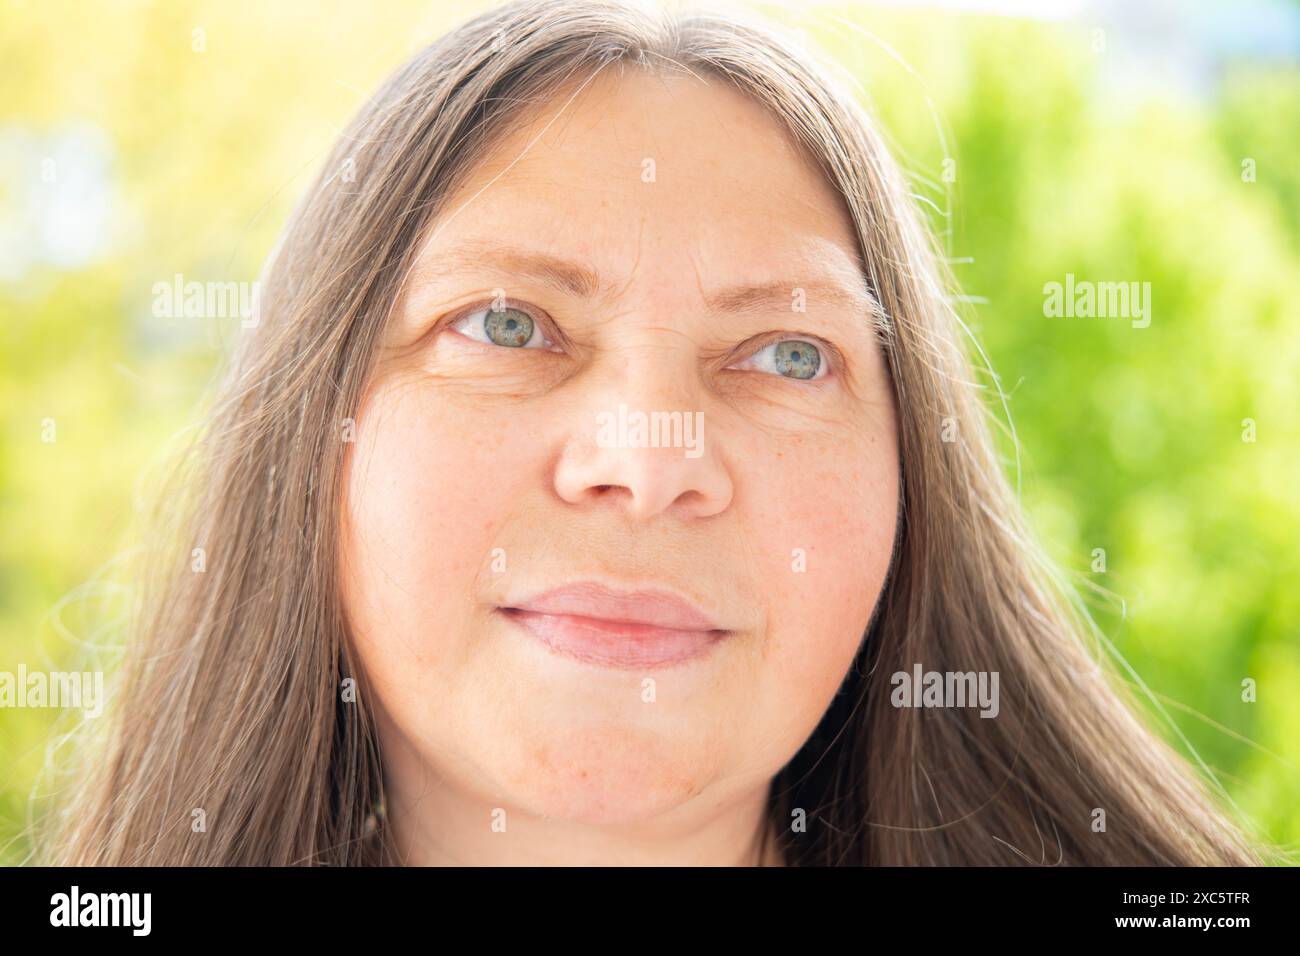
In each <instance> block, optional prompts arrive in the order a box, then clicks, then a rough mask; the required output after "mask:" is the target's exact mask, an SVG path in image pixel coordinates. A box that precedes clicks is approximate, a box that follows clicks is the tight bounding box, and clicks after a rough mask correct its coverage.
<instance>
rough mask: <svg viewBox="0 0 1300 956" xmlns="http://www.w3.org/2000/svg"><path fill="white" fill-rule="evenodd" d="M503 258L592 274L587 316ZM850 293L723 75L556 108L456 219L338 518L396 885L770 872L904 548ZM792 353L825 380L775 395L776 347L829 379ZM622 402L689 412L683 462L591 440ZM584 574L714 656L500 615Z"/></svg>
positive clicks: (784, 158) (413, 310)
mask: <svg viewBox="0 0 1300 956" xmlns="http://www.w3.org/2000/svg"><path fill="white" fill-rule="evenodd" d="M575 91H576V92H577V95H576V96H574V95H573V93H574V92H575ZM647 160H652V161H653V175H652V176H651V175H650V173H649V172H648V170H649V168H650V167H649V165H648V163H647V162H646V161H647ZM493 247H510V248H512V249H515V250H521V251H525V252H530V253H543V254H546V255H549V256H553V257H557V258H560V259H564V260H571V261H574V262H579V263H584V264H587V265H588V266H589V267H590V268H591V269H592V270H593V271H594V272H595V273H596V274H597V275H598V277H599V281H600V283H601V284H602V286H603V289H604V291H603V292H601V293H600V294H599V295H596V296H590V297H588V296H584V295H580V294H577V293H576V292H575V291H561V290H560V289H558V288H556V287H553V286H552V285H550V284H547V283H546V282H544V281H542V279H541V278H540V277H538V276H535V275H533V274H531V273H530V272H529V271H528V270H526V269H524V268H522V263H521V261H519V260H518V259H517V258H516V259H515V260H513V261H512V260H511V259H510V257H509V256H508V255H507V254H505V253H502V252H498V251H493ZM458 251H460V252H462V253H469V254H468V255H466V256H465V257H464V258H465V261H456V259H455V256H456V254H457V252H458ZM768 283H774V284H775V285H774V287H773V289H774V291H773V297H772V298H771V299H769V300H764V299H762V298H761V297H750V298H748V299H747V300H745V301H746V302H747V303H748V305H747V306H746V307H744V308H739V309H738V308H735V307H736V306H738V305H743V304H744V303H742V302H740V301H739V300H737V299H736V298H735V297H734V296H733V297H732V301H731V303H730V307H728V303H727V302H725V301H718V294H719V292H720V290H726V289H734V287H737V286H748V285H763V284H768ZM864 288H865V281H864V279H863V278H862V273H861V267H860V265H859V264H858V259H857V245H856V242H855V240H854V237H853V233H852V227H851V224H850V221H849V219H848V217H847V213H846V212H845V211H844V210H843V208H842V205H841V201H840V200H839V198H838V197H837V195H836V194H835V192H834V191H833V190H832V189H831V187H829V186H828V185H827V184H826V183H825V182H824V181H823V180H822V178H821V177H820V175H819V173H818V172H817V171H816V169H815V168H814V167H813V166H811V165H810V164H809V162H808V161H807V160H805V159H803V158H802V157H801V154H800V153H799V152H798V151H796V149H795V148H794V147H793V145H792V142H791V141H790V140H789V139H788V137H787V135H786V134H785V132H784V131H783V129H782V128H781V127H780V126H779V124H778V122H777V121H776V120H775V119H774V118H771V117H770V116H769V115H768V114H767V113H766V112H765V111H764V110H763V109H762V108H761V107H760V106H758V105H755V104H753V103H751V102H750V101H749V100H748V99H746V98H745V97H743V96H742V95H741V94H739V93H737V92H735V91H732V90H731V89H729V88H727V87H725V86H724V85H722V84H721V83H719V82H718V81H714V80H708V81H706V80H702V79H699V78H694V77H680V78H679V77H673V78H665V77H660V76H653V75H650V74H648V73H640V72H637V71H629V72H628V73H627V74H626V75H623V76H621V77H616V76H614V75H613V74H612V73H608V74H605V75H602V76H600V77H598V78H597V79H596V80H595V81H594V82H592V83H591V84H589V85H587V86H586V87H585V88H583V89H581V90H578V89H577V87H574V88H573V90H570V91H567V92H566V93H565V94H564V95H561V96H558V97H556V98H555V99H554V100H553V101H551V102H550V103H547V104H545V105H543V106H540V107H538V108H537V109H536V111H535V114H534V115H532V116H531V117H530V118H529V120H528V121H527V122H525V123H523V124H522V125H521V126H519V127H518V128H516V129H515V130H514V131H513V132H512V133H510V134H509V135H508V136H507V137H506V138H505V139H503V140H501V141H500V142H498V143H496V144H495V145H494V147H493V149H492V151H491V154H490V155H489V156H488V157H487V158H486V159H485V160H484V161H482V162H481V163H480V164H479V165H478V166H477V167H476V169H475V170H474V173H473V175H472V178H471V180H470V181H468V182H466V183H464V184H463V185H462V186H461V188H460V189H459V190H458V191H457V193H456V195H455V196H453V197H452V198H451V200H450V202H449V203H448V204H447V205H446V206H445V207H443V212H442V215H441V216H440V218H438V219H437V221H436V222H435V223H434V224H433V226H432V228H431V229H430V231H429V233H428V235H427V238H426V240H425V242H424V243H423V244H422V247H421V250H420V252H419V255H418V259H417V261H416V263H415V265H414V267H413V269H412V271H411V273H410V274H409V276H408V281H407V285H406V287H405V292H404V294H403V296H402V298H401V299H400V300H399V302H398V303H397V305H396V306H395V309H394V313H393V315H392V318H391V321H390V323H389V327H388V329H387V332H386V339H385V342H384V348H383V353H382V356H381V359H380V362H379V365H378V367H377V369H376V371H375V374H374V375H373V376H372V379H371V382H370V386H369V389H368V390H367V393H366V396H365V400H364V402H363V405H362V407H361V409H360V410H359V413H358V415H357V418H356V441H355V444H353V445H350V446H349V458H348V470H349V477H348V483H347V485H348V487H347V493H346V497H345V508H344V512H345V513H344V525H345V532H344V539H343V560H342V563H341V578H342V584H343V598H344V602H345V606H346V609H347V613H348V617H349V622H350V626H351V629H352V639H353V641H354V644H355V648H356V650H357V652H358V654H359V657H360V660H361V664H362V669H363V671H364V673H365V679H364V681H363V682H361V686H362V693H363V694H368V695H369V702H370V703H371V704H372V705H373V706H374V707H375V709H376V712H377V715H378V719H379V733H380V741H381V747H382V758H383V761H384V767H385V771H384V772H385V781H386V786H387V789H388V814H389V818H390V820H391V821H392V825H393V828H394V832H395V834H396V837H397V840H398V843H399V846H400V848H401V850H402V852H403V854H404V855H405V859H406V862H408V863H411V864H472V865H481V864H502V863H504V864H525V865H531V864H614V865H621V864H684V865H698V864H703V865H733V864H752V863H755V862H758V858H757V855H756V842H755V841H756V838H757V836H758V834H759V832H760V831H761V829H762V828H763V827H765V826H766V825H767V824H766V822H765V819H764V802H765V799H766V796H767V792H768V787H769V784H770V782H771V779H772V777H773V775H774V774H776V773H777V772H778V771H779V770H780V769H781V767H782V766H783V765H784V764H785V763H786V762H787V761H788V760H789V759H790V758H791V757H792V756H794V754H795V753H796V752H797V751H798V750H799V748H800V747H801V746H802V744H803V743H804V742H805V740H806V739H807V738H808V736H809V735H810V734H811V733H812V731H813V729H814V728H815V727H816V725H817V723H818V721H819V719H820V718H821V716H822V714H823V713H824V712H825V710H826V708H827V707H828V706H829V704H830V702H831V699H832V697H833V695H834V693H835V691H836V690H837V688H838V687H839V685H840V683H841V681H842V680H843V678H844V677H845V675H846V673H847V670H848V668H849V666H850V664H851V662H852V660H853V657H854V655H855V653H856V651H857V650H858V648H859V644H860V642H861V640H862V637H863V633H864V630H865V628H866V626H867V624H868V623H869V619H870V617H871V612H872V609H873V607H874V605H875V603H876V600H877V598H878V596H879V593H880V589H881V586H882V584H883V581H884V579H885V575H886V572H887V570H888V562H889V556H890V551H891V546H892V543H893V539H894V534H895V521H896V512H897V507H898V449H897V436H896V426H895V415H894V407H893V399H892V392H891V389H890V385H889V381H888V377H887V373H886V368H885V363H884V359H883V356H882V353H881V351H880V348H879V346H878V344H877V341H876V338H875V335H874V332H873V329H872V324H871V317H870V314H869V312H868V309H869V304H868V303H867V301H866V300H863V301H861V302H858V301H857V300H856V298H855V297H860V296H862V295H863V290H864ZM796 289H803V290H804V296H805V303H804V311H796V310H795V309H794V308H792V305H793V304H794V303H796V301H797V296H798V293H797V292H796ZM496 290H502V291H503V292H504V295H505V298H506V303H507V307H509V308H520V309H524V310H528V311H530V312H531V313H532V314H533V315H534V316H537V317H539V321H538V329H537V332H536V334H535V336H534V340H533V341H534V342H537V343H541V347H531V346H530V347H509V346H507V345H501V344H493V343H492V342H488V341H485V340H484V338H483V334H482V332H481V329H482V322H483V318H484V315H485V314H484V312H483V311H482V310H486V309H488V308H489V307H490V306H492V304H493V296H494V292H495V291H496ZM835 290H840V291H839V292H838V294H837V293H836V291H835ZM499 301H500V300H498V302H499ZM711 306H712V308H711ZM511 314H512V315H513V313H511ZM467 315H469V316H477V322H478V325H477V328H478V329H479V330H480V331H479V332H478V333H477V335H476V334H475V332H474V331H472V329H473V328H475V327H474V326H471V325H470V323H469V322H468V321H465V322H459V321H454V320H457V319H459V318H464V317H465V316H467ZM452 325H455V328H454V329H453V328H451V326H452ZM467 330H470V331H467ZM799 332H803V333H811V334H813V335H817V336H820V337H821V338H822V339H824V340H826V341H827V342H830V343H833V344H834V345H836V346H838V348H839V350H840V351H841V352H842V354H843V357H844V367H843V368H831V369H830V370H829V374H827V375H825V376H824V377H818V378H814V379H800V378H798V377H791V375H790V374H789V372H785V373H783V372H781V371H779V370H776V369H775V367H774V366H773V365H771V364H770V363H768V362H767V359H770V358H771V357H772V350H771V349H766V351H765V347H766V346H769V345H773V344H774V343H776V342H778V341H782V340H788V339H798V340H800V341H805V342H806V341H812V342H813V343H814V344H815V345H818V347H819V349H820V358H821V360H822V364H823V365H826V364H827V363H832V362H833V359H832V353H831V351H830V349H829V348H827V347H825V346H824V345H822V344H821V343H820V342H818V341H817V340H816V339H810V338H808V335H807V334H805V335H802V336H801V335H799V334H796V333H799ZM543 336H545V338H544V339H543ZM496 341H497V342H498V343H499V342H500V339H497V340H496ZM765 356H766V357H765ZM756 357H757V358H756ZM620 403H623V404H626V405H627V407H628V409H629V410H632V411H636V410H641V411H645V412H650V411H681V412H684V413H695V412H700V413H702V415H703V422H704V431H703V445H702V454H700V455H699V456H698V457H689V456H687V455H686V454H684V451H683V448H681V447H677V448H663V447H621V448H620V447H604V446H602V445H601V444H600V443H599V442H598V440H597V433H598V425H597V421H598V419H597V416H598V415H599V414H600V413H602V412H608V413H617V410H618V407H619V405H620ZM495 549H501V550H500V551H499V552H498V551H495ZM797 549H801V550H797ZM800 553H802V554H803V555H804V556H805V558H804V561H805V562H806V570H802V571H801V570H796V569H797V568H798V567H799V555H800ZM494 558H496V563H495V565H494ZM501 561H504V565H505V566H504V570H501V569H500V567H501ZM585 579H596V580H600V581H603V582H606V583H608V584H610V585H613V586H616V587H617V586H622V587H627V588H636V587H660V588H667V589H670V590H673V591H676V592H677V593H679V594H681V595H683V596H684V597H686V598H687V599H689V600H691V601H693V602H694V603H695V604H697V605H698V606H699V607H700V608H702V609H703V610H704V611H705V612H706V613H707V614H709V615H710V616H711V617H713V618H714V619H715V620H717V621H718V622H720V623H721V624H722V625H723V626H724V627H727V628H730V629H731V630H732V632H733V633H731V634H729V635H727V636H726V637H725V638H723V639H721V640H719V641H718V642H717V643H716V644H715V645H714V646H713V647H712V648H711V649H710V650H709V652H708V653H707V654H705V655H703V656H702V657H698V658H695V659H692V660H689V661H686V662H683V663H680V664H677V665H673V666H666V667H658V668H639V667H632V668H626V669H623V668H617V667H607V666H600V665H597V664H592V663H586V662H582V661H579V660H575V659H572V658H570V657H566V656H562V655H559V654H556V653H554V652H553V651H551V650H550V649H549V648H547V647H546V646H544V645H543V644H542V643H541V642H539V641H537V640H536V639H534V638H532V637H530V636H529V635H527V634H526V633H523V632H522V631H521V629H520V628H519V627H518V626H517V625H516V624H514V623H512V622H511V621H509V620H506V619H505V617H504V616H503V614H502V612H500V611H498V610H497V608H498V607H499V606H511V602H517V601H522V600H524V599H525V598H527V597H529V596H531V595H533V594H536V593H537V592H540V591H543V590H546V589H548V588H551V587H555V586H558V585H561V584H564V583H568V582H571V581H575V580H585ZM809 809H810V810H811V808H809ZM503 823H504V831H503V832H502V824H503ZM813 825H815V823H814V824H813ZM764 862H769V863H775V862H779V861H777V860H776V859H774V858H772V857H768V858H767V859H766V860H765V861H764Z"/></svg>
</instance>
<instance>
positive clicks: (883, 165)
mask: <svg viewBox="0 0 1300 956" xmlns="http://www.w3.org/2000/svg"><path fill="white" fill-rule="evenodd" d="M244 336H245V337H244V338H243V340H242V342H241V343H240V349H239V352H238V355H237V357H236V361H235V362H234V363H233V364H232V367H231V370H230V373H229V375H228V376H227V378H226V380H225V382H224V384H223V386H222V392H221V394H220V396H219V398H218V400H217V402H216V403H215V408H214V411H213V414H212V419H211V422H210V425H209V427H208V428H207V429H206V431H205V433H204V436H203V440H202V442H201V443H200V445H199V446H198V448H197V449H196V457H195V459H194V460H195V462H196V463H197V465H196V469H197V470H195V471H192V472H186V473H185V477H184V483H183V484H182V485H181V489H182V491H183V492H184V496H183V497H182V498H181V499H179V500H183V501H184V504H185V506H184V507H182V508H172V509H171V511H170V512H169V513H174V514H175V515H176V517H177V520H178V521H179V522H180V524H179V526H178V527H176V528H175V530H174V532H173V533H171V534H170V535H169V536H167V538H166V540H168V541H171V542H173V543H174V547H175V549H176V551H175V553H174V554H171V555H162V556H159V558H158V561H159V565H158V566H159V567H162V568H165V569H168V572H167V573H165V574H164V575H163V576H162V578H161V580H160V585H161V586H160V589H159V590H158V591H157V592H156V593H155V594H152V595H150V596H147V598H146V600H145V602H144V604H143V607H144V608H146V609H147V614H146V615H145V616H144V618H143V619H142V622H141V628H140V639H139V640H138V641H137V642H135V643H133V644H132V645H131V654H130V658H129V660H128V662H127V665H126V667H125V668H124V669H123V672H122V673H123V683H122V686H121V687H120V689H119V690H118V692H117V694H116V696H115V698H114V699H115V702H116V710H115V717H116V722H115V723H113V724H111V725H110V728H109V734H108V736H107V738H106V739H105V740H103V741H101V742H99V743H98V744H97V746H98V747H100V748H103V749H100V750H96V749H89V750H88V751H87V753H88V754H89V755H90V757H89V759H88V760H87V762H86V768H87V769H86V770H85V773H86V776H87V779H86V781H85V782H84V784H79V785H78V787H77V788H75V790H74V792H75V799H74V801H73V803H72V804H71V805H70V808H69V809H68V811H67V812H65V813H64V814H62V815H60V816H57V817H54V818H52V819H53V821H54V826H53V828H52V831H51V834H50V838H49V841H48V843H47V845H46V847H47V856H48V858H49V859H51V860H52V861H54V862H67V863H92V864H143V863H149V864H243V865H246V864H322V863H323V864H335V865H349V864H376V863H381V864H382V863H404V864H443V863H453V864H455V863H462V864H464V863H468V864H494V863H543V864H563V863H695V864H724V865H726V864H735V865H748V864H765V865H809V864H814V865H816V864H831V865H838V864H1025V863H1029V864H1036V865H1037V864H1044V865H1050V864H1058V863H1065V864H1094V865H1096V864H1100V865H1111V864H1123V865H1143V864H1245V863H1253V862H1258V861H1259V860H1260V855H1259V851H1258V850H1256V849H1255V848H1253V847H1252V845H1251V843H1250V841H1249V840H1248V839H1247V838H1246V837H1245V836H1244V835H1243V834H1242V833H1241V832H1240V831H1239V830H1238V829H1237V828H1236V826H1235V825H1234V824H1233V823H1232V822H1231V821H1230V820H1229V819H1228V818H1227V817H1226V816H1225V815H1224V814H1223V813H1222V811H1221V810H1220V809H1219V808H1218V806H1217V805H1216V801H1215V799H1214V798H1213V797H1212V796H1211V795H1210V794H1209V793H1207V791H1206V789H1205V786H1204V784H1203V783H1202V781H1201V780H1200V779H1199V778H1198V776H1197V775H1196V774H1195V773H1194V772H1193V771H1192V769H1191V768H1190V767H1189V766H1187V765H1186V764H1185V763H1184V761H1183V760H1182V758H1181V757H1180V756H1178V755H1177V754H1176V753H1175V752H1173V751H1172V750H1171V749H1170V748H1169V747H1168V746H1166V745H1165V744H1164V743H1163V742H1162V741H1161V740H1160V739H1159V738H1158V737H1157V736H1155V735H1154V734H1153V733H1152V732H1151V731H1150V730H1149V729H1148V728H1146V727H1145V726H1144V725H1143V724H1142V723H1141V721H1140V720H1139V719H1138V718H1137V717H1136V716H1135V714H1134V710H1133V705H1132V702H1131V701H1130V700H1128V699H1127V696H1126V695H1125V694H1124V693H1123V687H1124V685H1123V684H1122V683H1121V682H1118V681H1114V680H1112V678H1111V677H1110V676H1109V675H1108V672H1107V671H1104V670H1103V669H1102V668H1101V667H1100V666H1099V664H1098V662H1095V661H1094V660H1092V659H1091V658H1090V656H1089V654H1088V653H1087V651H1086V650H1085V647H1086V642H1085V637H1089V636H1093V635H1092V632H1091V631H1090V624H1089V622H1088V620H1087V618H1086V616H1085V615H1083V614H1081V613H1079V612H1078V611H1077V610H1076V608H1077V603H1076V602H1075V601H1073V600H1072V598H1071V596H1070V595H1069V593H1068V591H1066V590H1065V589H1064V588H1062V587H1061V586H1060V585H1059V584H1058V579H1057V577H1056V575H1055V574H1054V573H1053V572H1052V571H1051V569H1050V568H1049V567H1048V565H1047V564H1046V562H1045V561H1044V560H1043V559H1042V557H1041V556H1040V554H1039V552H1038V551H1037V550H1036V548H1035V547H1034V545H1033V544H1032V543H1031V541H1030V537H1029V535H1028V534H1027V532H1026V530H1025V528H1024V526H1023V523H1022V519H1021V516H1020V514H1019V510H1018V504H1017V502H1016V499H1015V496H1014V495H1013V494H1012V493H1011V492H1010V490H1009V488H1008V485H1007V482H1006V480H1005V478H1004V476H1003V474H1002V473H1001V470H1000V466H999V462H998V458H997V456H996V454H995V451H994V448H993V445H992V443H991V440H990V428H989V424H988V421H987V413H986V410H985V408H984V406H983V405H982V404H981V401H980V398H979V395H978V393H977V390H976V389H977V387H976V386H975V385H974V384H972V378H973V375H972V370H971V368H970V366H969V364H968V362H967V359H966V357H965V342H964V340H963V338H962V335H961V324H960V322H959V320H958V319H957V318H956V316H954V315H953V314H952V312H951V311H950V309H949V307H948V306H947V304H946V300H945V297H944V281H943V277H942V276H941V275H940V272H939V269H938V268H937V265H936V258H935V256H934V253H933V251H932V248H931V245H930V242H929V239H928V236H927V235H926V234H925V232H924V230H923V227H922V225H921V223H920V221H919V219H918V217H917V215H916V212H915V210H914V209H913V207H912V205H911V203H910V200H909V197H908V195H907V192H906V190H905V188H904V186H903V183H902V179H901V177H900V175H899V172H898V170H897V168H896V166H895V164H894V163H893V161H892V160H891V158H890V157H889V156H888V154H887V153H886V151H885V150H884V148H883V147H882V145H881V142H880V140H879V138H878V136H877V135H876V133H875V132H874V131H873V129H872V127H871V125H870V123H869V121H868V120H867V119H866V118H865V117H864V116H863V115H862V113H861V111H860V109H859V108H858V107H857V106H856V105H855V104H854V103H853V101H852V100H851V99H850V98H849V97H847V96H846V95H844V94H843V93H842V92H840V91H839V90H837V89H836V88H835V86H834V85H833V84H832V83H831V82H830V81H828V80H827V79H826V78H825V77H824V76H823V75H822V74H821V73H820V72H818V71H816V70H814V69H812V68H811V67H810V66H809V65H808V64H806V63H805V62H803V60H802V59H801V56H800V55H799V54H798V53H796V52H793V51H792V50H791V49H790V48H789V47H788V46H787V45H785V44H784V43H783V41H781V40H780V39H778V38H776V37H775V36H773V35H772V34H771V33H770V32H769V31H768V30H767V29H766V28H763V27H759V26H756V25H753V24H746V23H742V22H739V21H737V20H735V19H734V18H732V17H729V16H728V17H713V16H708V15H700V16H694V17H684V18H674V17H669V16H659V15H655V14H650V13H646V12H645V11H643V10H641V9H640V8H638V7H633V6H624V5H622V4H604V3H601V4H593V3H589V2H585V0H584V2H577V0H573V2H570V0H561V2H548V3H544V4H538V3H534V2H528V3H513V4H510V5H508V6H504V7H501V8H500V9H497V10H495V11H492V12H490V13H488V14H485V15H483V16H481V17H479V18H477V19H475V20H473V21H471V22H470V23H468V24H466V25H464V26H462V27H460V28H459V29H457V30H455V31H453V32H452V33H451V34H449V35H447V36H446V37H444V38H443V39H441V40H440V41H438V42H437V43H435V44H434V45H433V46H431V47H429V48H428V49H427V50H425V51H424V52H422V53H421V54H419V55H418V56H416V57H415V58H414V59H413V60H411V61H410V62H409V63H408V64H406V65H405V66H404V67H403V68H402V69H400V70H399V71H398V72H397V73H396V74H395V75H394V76H393V77H392V78H391V79H390V80H389V81H388V82H387V83H386V84H385V86H384V87H383V88H382V89H381V90H380V91H379V93H378V94H377V95H376V96H375V97H374V98H373V99H372V100H371V101H370V102H369V103H367V104H366V106H365V107H364V108H363V109H362V110H361V112H360V114H359V115H358V116H357V118H356V119H355V120H354V121H353V123H352V124H351V126H350V127H349V128H348V129H347V130H346V131H345V132H344V134H343V135H342V136H341V137H340V139H339V142H338V144H337V146H336V148H335V149H334V152H333V154H332V155H331V156H330V158H329V159H328V161H327V162H326V164H325V168H324V170H323V171H322V173H321V175H320V177H319V178H318V180H317V181H316V183H315V184H314V185H313V187H312V188H311V189H310V190H309V191H308V193H307V195H306V196H305V198H304V199H303V201H302V203H301V205H300V207H299V209H298V210H297V212H296V213H295V215H294V216H293V219H292V221H291V222H290V224H289V226H288V228H287V229H286V232H285V234H284V236H283V238H282V241H281V244H280V245H279V247H278V248H277V250H276V252H275V254H274V256H273V257H272V261H271V262H270V263H269V264H268V267H267V271H266V274H265V277H264V280H263V284H262V297H261V313H260V321H259V322H258V324H257V326H256V328H254V329H251V330H248V331H246V332H245V333H244ZM196 548H203V549H204V550H203V556H204V562H203V571H202V573H194V570H193V568H192V564H191V561H190V555H191V554H192V553H193V551H194V549H196Z"/></svg>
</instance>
